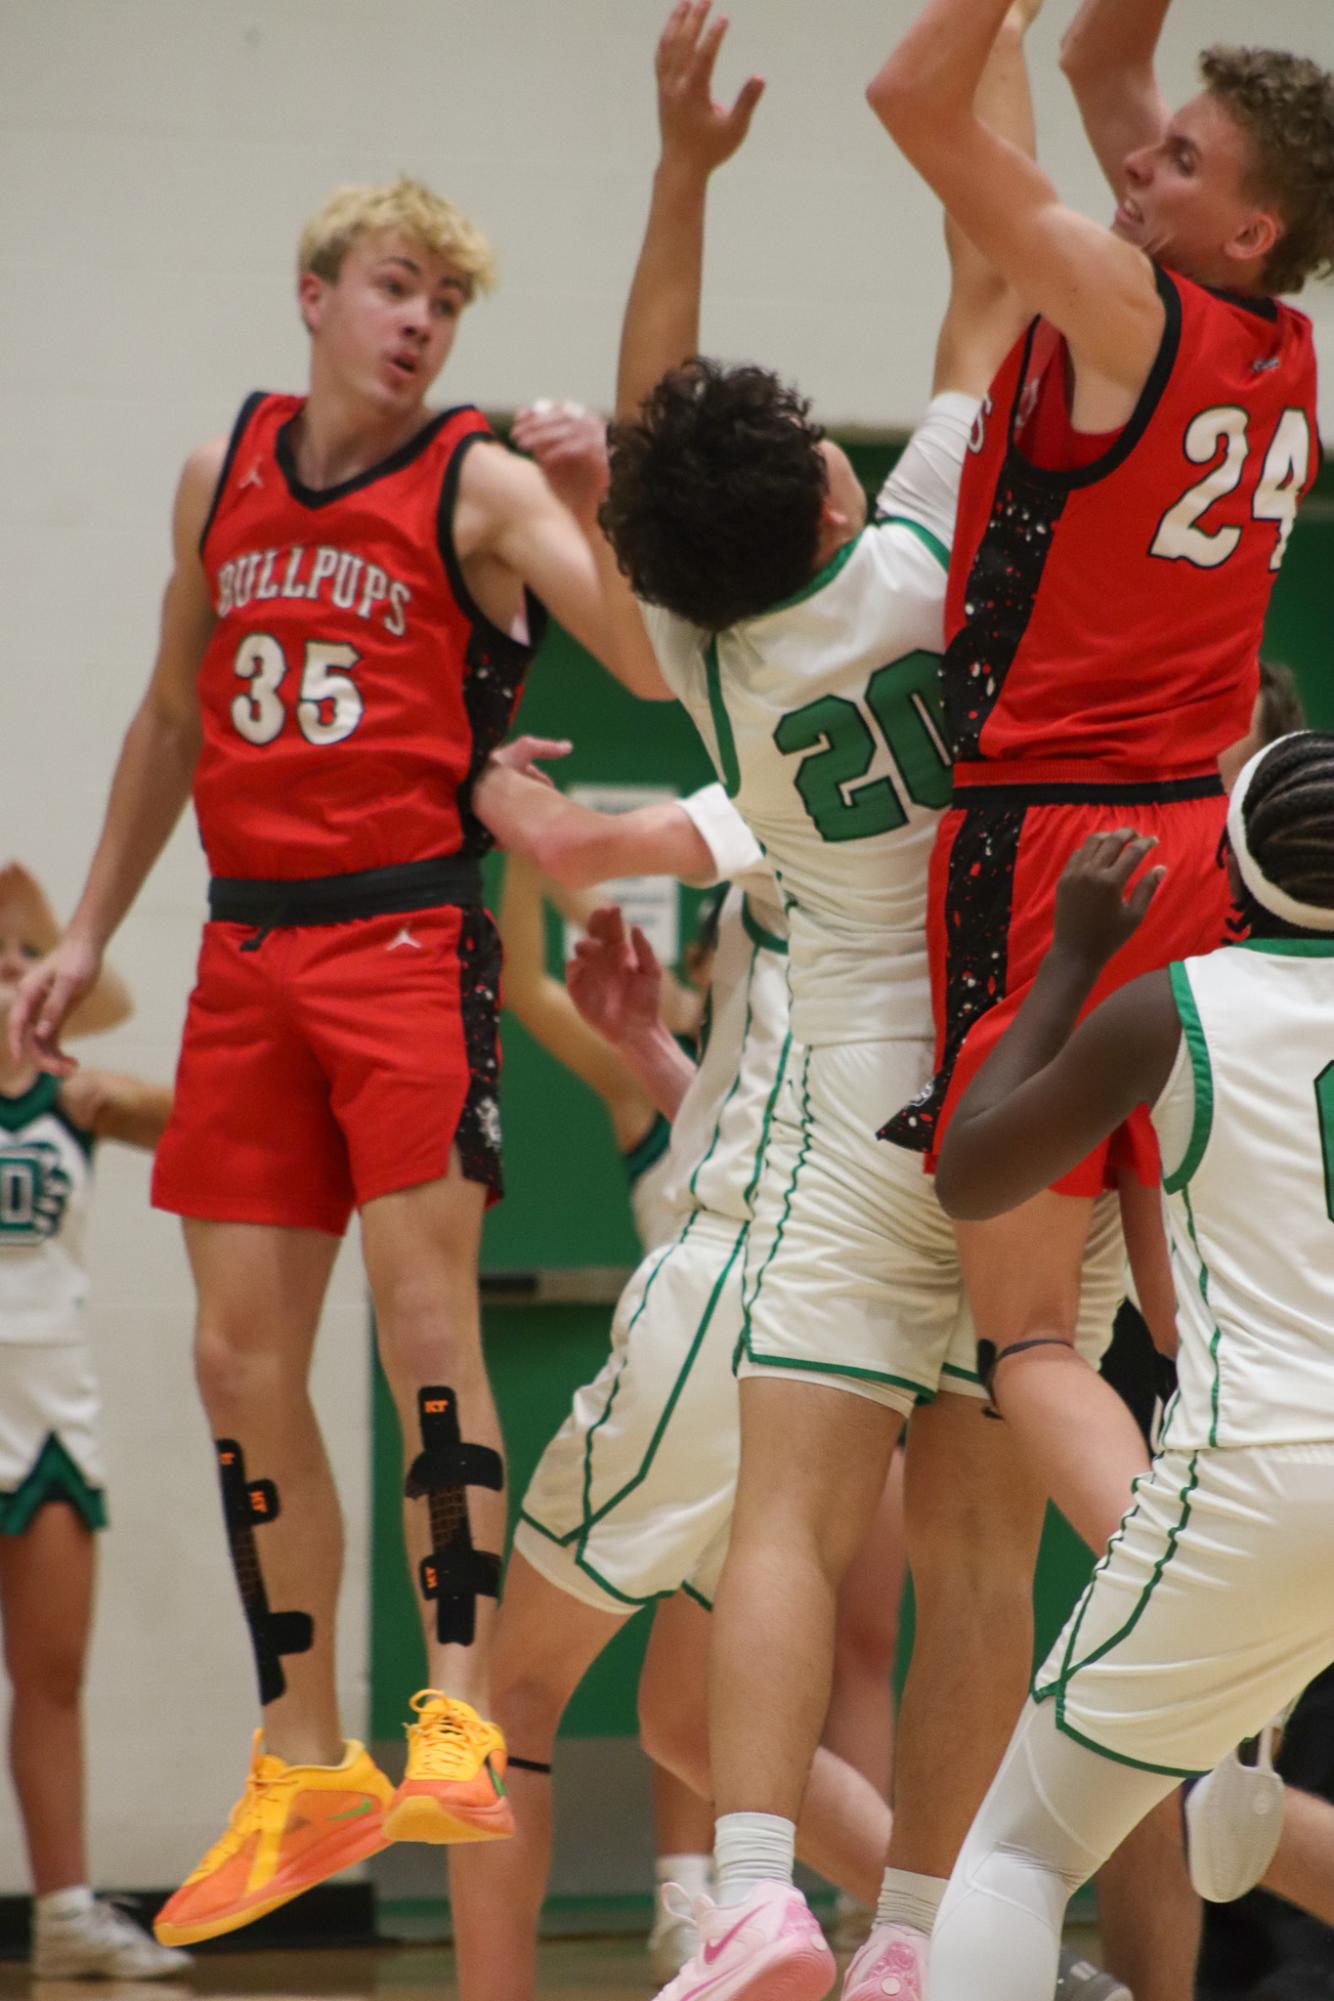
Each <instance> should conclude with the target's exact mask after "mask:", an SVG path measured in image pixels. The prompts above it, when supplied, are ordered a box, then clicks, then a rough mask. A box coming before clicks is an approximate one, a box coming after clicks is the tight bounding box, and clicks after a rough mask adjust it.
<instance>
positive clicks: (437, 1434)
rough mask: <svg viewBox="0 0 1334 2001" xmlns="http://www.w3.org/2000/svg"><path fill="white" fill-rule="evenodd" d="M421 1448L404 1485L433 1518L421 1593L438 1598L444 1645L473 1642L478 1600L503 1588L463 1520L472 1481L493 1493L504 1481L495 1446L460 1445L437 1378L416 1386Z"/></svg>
mask: <svg viewBox="0 0 1334 2001" xmlns="http://www.w3.org/2000/svg"><path fill="white" fill-rule="evenodd" d="M417 1413H418V1416H419V1418H420V1421H421V1433H422V1450H421V1452H420V1453H419V1454H418V1456H417V1457H416V1458H415V1459H414V1460H413V1462H412V1464H411V1466H410V1467H409V1468H408V1477H407V1479H406V1481H405V1482H404V1486H403V1491H404V1493H405V1494H406V1495H407V1498H408V1499H409V1500H410V1501H423V1500H424V1501H425V1502H426V1504H427V1508H428V1510H429V1513H430V1521H431V1553H430V1555H429V1556H426V1557H423V1558H422V1563H421V1571H420V1578H421V1589H422V1596H423V1598H426V1599H427V1600H429V1601H431V1602H433V1603H434V1605H435V1636H436V1638H437V1640H439V1641H440V1642H441V1644H442V1645H447V1644H449V1643H451V1642H456V1643H458V1644H459V1645H461V1646H465V1647H467V1646H471V1645H472V1642H473V1640H474V1638H475V1637H476V1632H477V1600H478V1599H479V1598H498V1597H499V1596H500V1558H499V1556H496V1555H493V1554H492V1553H491V1552H490V1551H488V1550H484V1549H474V1548H473V1546H472V1530H471V1528H470V1527H469V1524H468V1496H467V1492H466V1490H467V1488H469V1487H487V1488H489V1489H490V1491H491V1492H492V1493H493V1494H498V1493H499V1492H500V1491H501V1489H502V1488H503V1486H504V1484H505V1468H504V1465H503V1463H502V1461H501V1457H500V1454H499V1453H498V1452H495V1451H493V1450H492V1448H491V1447H490V1446H489V1445H465V1444H464V1443H463V1440H462V1438H461V1437H460V1434H459V1413H458V1404H457V1402H456V1400H455V1396H454V1392H453V1390H450V1389H445V1388H443V1387H439V1386H434V1385H433V1386H431V1387H430V1388H427V1389H423V1390H419V1391H418V1392H417Z"/></svg>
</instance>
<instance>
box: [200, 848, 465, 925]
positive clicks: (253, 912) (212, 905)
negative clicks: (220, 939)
mask: <svg viewBox="0 0 1334 2001" xmlns="http://www.w3.org/2000/svg"><path fill="white" fill-rule="evenodd" d="M481 900H482V870H481V865H480V863H479V862H478V861H477V860H476V859H475V857H473V856H471V855H432V856H431V857H430V858H429V859H428V860H427V861H421V862H400V863H398V864H397V865H396V866H395V867H393V868H368V869H361V870H359V871H358V872H357V873H356V874H355V875H315V876H305V877H302V878H300V879H299V880H297V881H295V882H262V881H259V880H257V879H255V878H253V877H249V876H225V875H215V876H214V877H213V879H212V881H211V882H210V883H209V886H208V914H209V916H210V917H211V918H214V919H216V920H218V921H220V922H222V923H224V924H257V925H259V926H260V927H261V929H262V930H265V931H272V930H273V929H274V928H275V927H276V926H278V925H283V924H348V923H352V922H353V921H355V920H356V919H357V918H359V917H392V916H396V915H398V914H399V913H400V912H406V911H410V910H431V909H433V908H435V907H436V906H437V905H439V904H446V903H480V902H481Z"/></svg>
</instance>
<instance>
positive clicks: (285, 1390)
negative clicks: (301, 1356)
mask: <svg viewBox="0 0 1334 2001" xmlns="http://www.w3.org/2000/svg"><path fill="white" fill-rule="evenodd" d="M195 1381H196V1383H197V1384H198V1385H199V1394H200V1396H201V1397H202V1398H203V1402H204V1408H205V1410H206V1411H207V1412H208V1414H209V1418H210V1420H211V1422H212V1424H213V1427H214V1429H215V1430H216V1431H222V1432H229V1433H230V1432H232V1431H235V1430H237V1429H238V1428H243V1427H244V1424H245V1420H246V1418H247V1416H248V1415H249V1414H250V1413H251V1412H254V1411H265V1412H272V1411H273V1410H274V1408H275V1407H277V1405H278V1404H280V1403H282V1402H285V1401H287V1400H289V1399H290V1397H291V1395H292V1394H293V1393H294V1392H295V1393H300V1392H301V1390H302V1388H303V1385H304V1376H303V1374H302V1372H301V1371H300V1370H298V1369H294V1368H293V1366H292V1365H291V1364H290V1363H289V1362H287V1361H286V1360H285V1359H284V1357H283V1355H282V1354H281V1353H280V1352H277V1351H275V1350H274V1349H271V1348H257V1347H256V1346H255V1344H254V1341H253V1339H242V1338H240V1337H239V1335H238V1334H237V1333H236V1332H235V1331H234V1330H233V1329H231V1328H230V1327H229V1326H228V1325H227V1324H226V1322H224V1321H208V1320H201V1322H200V1324H199V1327H198V1329H197V1330H196V1333H195Z"/></svg>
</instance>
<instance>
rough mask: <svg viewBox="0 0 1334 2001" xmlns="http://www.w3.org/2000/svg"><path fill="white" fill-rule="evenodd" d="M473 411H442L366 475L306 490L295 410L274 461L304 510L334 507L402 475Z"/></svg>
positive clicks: (463, 406) (458, 407)
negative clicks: (294, 439)
mask: <svg viewBox="0 0 1334 2001" xmlns="http://www.w3.org/2000/svg"><path fill="white" fill-rule="evenodd" d="M472 408H473V405H472V404H471V403H457V404H455V406H454V408H453V409H452V410H439V411H437V412H436V414H435V416H434V417H428V418H427V420H426V422H425V423H424V424H423V425H422V427H421V429H420V430H419V431H414V432H413V434H412V436H411V437H410V438H409V439H408V441H407V443H406V444H405V445H400V446H399V448H398V450H397V451H396V452H390V454H389V456H388V458H387V459H380V460H378V461H377V462H376V464H375V465H373V466H367V468H366V470H365V472H359V473H354V474H353V476H352V478H351V479H343V480H340V481H339V482H338V484H337V486H323V487H316V486H307V485H306V484H305V482H304V481H303V480H302V478H301V475H300V474H299V473H298V471H297V469H296V453H295V451H294V450H293V449H292V426H293V424H294V423H295V422H296V420H297V418H298V417H299V416H300V415H301V412H300V410H294V411H293V412H292V415H291V416H290V417H289V418H288V419H287V422H286V423H285V424H282V425H280V426H279V429H278V437H277V441H276V443H275V445H274V457H275V458H276V459H277V461H278V469H279V471H280V472H281V473H282V476H283V478H284V480H285V481H286V482H287V491H288V492H289V493H290V494H291V496H292V498H293V500H295V501H297V502H298V503H299V504H300V505H301V506H302V507H310V508H320V507H331V506H332V505H333V503H334V501H336V500H346V498H347V496H348V494H349V493H360V491H361V489H362V487H364V486H373V485H374V484H375V482H376V480H377V479H387V478H388V477H389V475H390V474H391V473H395V472H402V470H403V468H404V466H410V465H411V464H412V461H413V460H414V459H415V458H420V456H421V454H422V453H423V452H424V451H425V450H426V447H427V446H428V445H429V444H430V443H431V442H432V441H433V440H434V439H435V438H436V437H438V436H439V434H440V432H441V431H442V430H443V429H444V426H445V425H446V424H447V423H448V422H449V420H450V418H451V417H458V416H461V415H462V414H463V412H464V411H470V410H471V409H472Z"/></svg>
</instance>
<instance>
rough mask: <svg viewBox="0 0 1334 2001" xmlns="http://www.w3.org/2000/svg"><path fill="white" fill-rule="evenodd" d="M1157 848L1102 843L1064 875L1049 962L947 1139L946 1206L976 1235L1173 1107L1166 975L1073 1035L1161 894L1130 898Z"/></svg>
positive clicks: (943, 1168)
mask: <svg viewBox="0 0 1334 2001" xmlns="http://www.w3.org/2000/svg"><path fill="white" fill-rule="evenodd" d="M1152 845H1153V843H1152V841H1151V840H1149V839H1147V838H1145V837H1142V836H1138V835H1134V834H1132V833H1131V832H1129V831H1128V830H1127V829H1124V828H1123V829H1120V830H1118V831H1117V832H1116V833H1109V834H1094V835H1092V836H1090V838H1089V839H1088V840H1087V841H1086V842H1085V843H1084V845H1083V847H1082V848H1080V849H1079V850H1078V852H1077V853H1076V854H1075V855H1074V856H1073V857H1072V859H1071V860H1070V862H1069V863H1068V864H1067V865H1066V869H1065V873H1064V874H1063V876H1062V878H1061V882H1060V886H1059V888H1058V891H1057V901H1056V925H1055V935H1054V937H1053V940H1052V944H1051V946H1050V948H1049V950H1048V952H1047V956H1046V958H1045V959H1044V960H1043V962H1042V964H1041V966H1040V967H1039V969H1038V973H1037V977H1036V979H1035V980H1034V981H1033V985H1032V987H1031V989H1030V990H1029V992H1028V994H1027V996H1026V998H1025V1000H1024V1002H1023V1005H1022V1006H1021V1007H1020V1009H1019V1012H1018V1014H1017V1015H1016V1016H1015V1019H1014V1022H1013V1023H1012V1025H1011V1027H1010V1028H1009V1030H1008V1031H1007V1033H1006V1034H1005V1035H1004V1036H1002V1038H1001V1040H1000V1041H999V1042H998V1043H997V1045H996V1047H995V1048H994V1049H993V1050H992V1052H991V1054H990V1055H989V1056H988V1058H987V1060H986V1061H985V1063H983V1065H982V1067H981V1069H980V1070H979V1071H978V1073H977V1075H976V1077H975V1078H974V1079H973V1081H972V1083H971V1084H970V1085H969V1087H968V1089H967V1090H966V1091H965V1092H964V1094H963V1097H962V1098H961V1099H960V1101H959V1105H958V1108H957V1110H956V1111H955V1113H954V1116H953V1118H952V1119H951V1121H950V1124H949V1128H948V1130H947V1131H946V1134H945V1138H944V1141H943V1143H942V1146H941V1150H940V1162H939V1166H938V1168H937V1172H936V1193H937V1195H938V1196H939V1198H940V1202H941V1206H942V1207H943V1208H944V1209H945V1210H946V1212H947V1213H948V1214H949V1215H951V1216H956V1217H958V1218H960V1219H961V1220H963V1221H968V1222H975V1221H979V1220H981V1219H983V1218H985V1217H988V1216H997V1215H1000V1214H1002V1213H1003V1212H1004V1211H1005V1210H1006V1209H1013V1208H1016V1207H1017V1206H1018V1205H1019V1204H1020V1203H1021V1202H1026V1201H1027V1200H1028V1199H1029V1197H1030V1196H1033V1195H1036V1194H1038V1193H1039V1192H1040V1191H1041V1190H1042V1189H1044V1188H1047V1187H1050V1185H1051V1184H1052V1182H1054V1181H1058V1180H1059V1179H1060V1177H1061V1176H1062V1175H1063V1174H1067V1173H1069V1171H1070V1169H1071V1168H1072V1167H1075V1166H1077V1165H1078V1163H1079V1162H1080V1161H1081V1160H1082V1159H1083V1158H1084V1157H1085V1155H1086V1154H1088V1153H1090V1152H1091V1151H1092V1149H1093V1148H1094V1147H1095V1146H1096V1145H1097V1144H1098V1142H1099V1141H1100V1140H1102V1139H1104V1138H1105V1137H1106V1136H1107V1134H1108V1133H1109V1132H1112V1131H1113V1130H1114V1129H1115V1128H1116V1127H1117V1126H1119V1125H1120V1124H1121V1123H1122V1121H1123V1120H1124V1119H1125V1118H1127V1117H1128V1116H1129V1114H1130V1113H1131V1111H1133V1109H1134V1108H1135V1106H1136V1105H1140V1104H1153V1103H1154V1102H1155V1101H1156V1100H1157V1098H1158V1097H1159V1096H1160V1095H1161V1094H1162V1091H1163V1087H1164V1086H1165V1084H1166V1083H1167V1079H1168V1077H1169V1076H1170V1074H1171V1070H1172V1065H1173V1063H1174V1062H1175V1060H1176V1055H1177V1050H1178V1047H1179V1044H1180V1037H1181V1025H1180V1021H1179V1019H1178V1017H1177V1011H1176V1005H1175V1002H1174V1001H1173V998H1172V988H1171V981H1170V978H1169V976H1168V973H1167V971H1166V969H1165V968H1164V969H1163V970H1162V971H1159V972H1153V973H1146V974H1144V975H1143V976H1142V977H1141V978H1140V979H1137V980H1133V981H1131V982H1130V983H1129V984H1128V985H1126V986H1124V987H1121V988H1119V989H1118V990H1117V991H1116V992H1115V993H1113V994H1112V995H1111V996H1110V997H1109V998H1108V999H1107V1000H1105V1001H1104V1002H1103V1003H1102V1005H1101V1007H1099V1008H1096V1009H1095V1010H1094V1012H1093V1013H1092V1014H1091V1015H1090V1016H1089V1017H1088V1019H1087V1020H1086V1021H1084V1022H1082V1023H1080V1025H1079V1026H1078V1027H1076V1026H1075V1024H1076V1022H1078V1021H1079V1015H1080V1010H1081V1009H1082V1008H1083V1007H1084V1006H1085V1005H1086V1004H1087V1002H1088V998H1089V995H1090V994H1091V993H1092V991H1093V988H1094V986H1095V985H1096V984H1097V981H1098V978H1099V975H1100V974H1101V972H1102V970H1103V968H1104V966H1106V964H1107V962H1108V960H1109V959H1110V958H1111V957H1112V955H1113V953H1115V952H1116V951H1118V950H1119V948H1120V947H1121V946H1122V945H1123V944H1124V943H1125V941H1126V939H1127V938H1129V937H1130V935H1131V933H1132V932H1133V931H1134V930H1135V929H1136V927H1137V926H1138V924H1139V923H1140V920H1141V919H1142V918H1143V916H1144V913H1145V911H1146V910H1147V909H1148V907H1149V904H1150V902H1151V900H1152V898H1153V896H1154V894H1155V892H1156V890H1157V888H1158V884H1159V883H1160V882H1161V880H1162V875H1163V871H1162V870H1161V869H1150V870H1149V871H1148V872H1147V873H1146V874H1145V875H1143V876H1142V877H1141V878H1140V880H1139V882H1138V883H1137V884H1136V886H1135V888H1134V889H1133V890H1131V891H1130V893H1129V895H1128V896H1127V895H1126V886H1127V884H1128V883H1129V882H1130V879H1131V877H1132V876H1133V875H1134V874H1135V872H1136V870H1137V869H1138V868H1139V866H1140V864H1141V863H1142V862H1143V860H1144V858H1145V856H1146V855H1147V854H1148V852H1149V850H1150V848H1151V847H1152Z"/></svg>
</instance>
